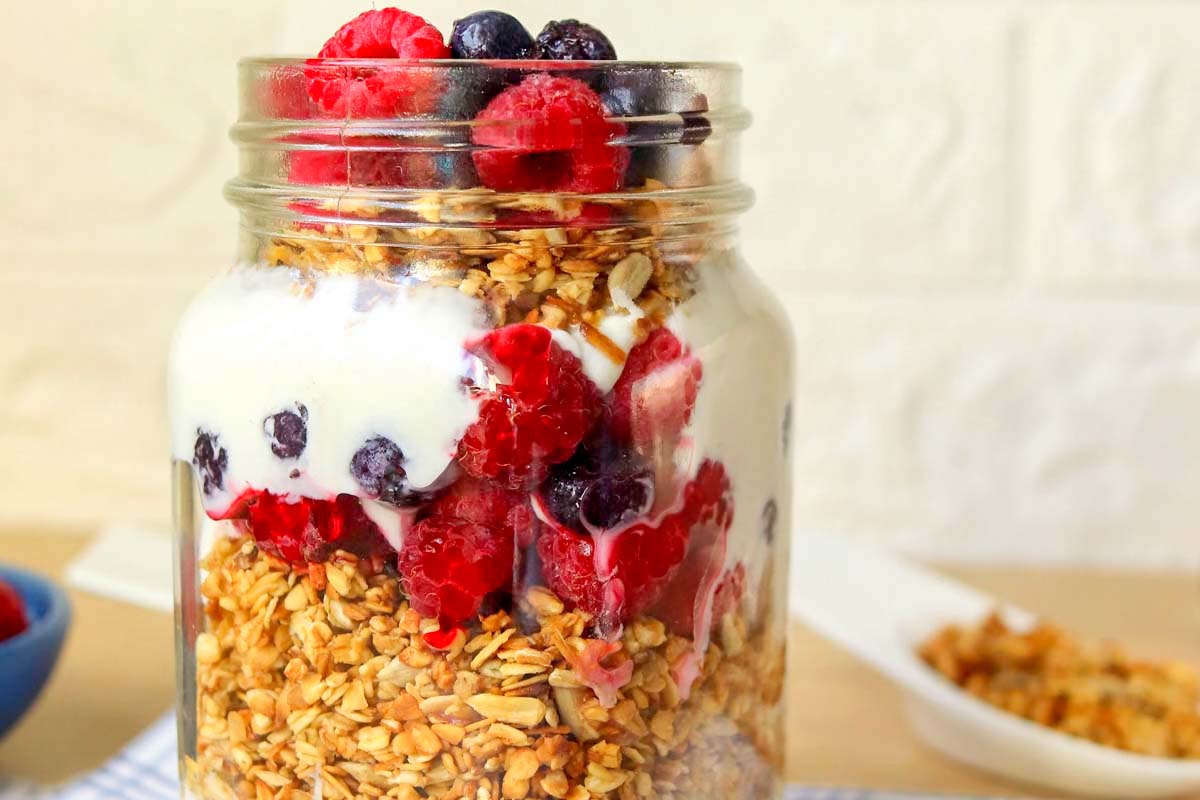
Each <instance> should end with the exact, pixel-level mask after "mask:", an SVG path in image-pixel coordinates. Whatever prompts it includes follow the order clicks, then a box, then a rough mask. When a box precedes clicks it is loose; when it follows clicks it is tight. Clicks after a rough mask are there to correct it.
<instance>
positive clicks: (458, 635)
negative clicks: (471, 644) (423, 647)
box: [421, 625, 467, 652]
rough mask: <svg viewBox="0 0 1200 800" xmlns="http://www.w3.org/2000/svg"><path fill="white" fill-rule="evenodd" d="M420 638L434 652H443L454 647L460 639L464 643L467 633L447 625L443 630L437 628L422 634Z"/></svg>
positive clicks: (455, 626)
mask: <svg viewBox="0 0 1200 800" xmlns="http://www.w3.org/2000/svg"><path fill="white" fill-rule="evenodd" d="M421 638H422V639H424V640H425V644H427V645H429V646H430V647H432V648H433V649H434V650H441V651H443V652H444V651H446V650H449V649H450V648H452V647H454V645H455V644H457V643H458V641H459V640H460V639H461V640H462V641H464V642H465V641H466V639H467V632H466V631H465V630H463V629H462V628H460V627H458V626H457V625H449V626H447V627H445V628H438V629H437V630H436V631H428V632H426V633H423V634H421Z"/></svg>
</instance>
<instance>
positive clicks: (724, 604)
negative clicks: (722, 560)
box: [712, 562, 746, 621]
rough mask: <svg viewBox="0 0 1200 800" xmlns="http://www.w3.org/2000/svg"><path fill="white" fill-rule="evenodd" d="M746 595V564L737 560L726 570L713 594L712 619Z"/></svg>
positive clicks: (719, 616) (717, 618)
mask: <svg viewBox="0 0 1200 800" xmlns="http://www.w3.org/2000/svg"><path fill="white" fill-rule="evenodd" d="M745 595H746V565H745V564H742V563H741V562H738V565H737V566H736V567H734V568H733V569H730V570H726V571H725V574H724V575H722V576H721V582H720V583H718V584H717V591H716V592H715V593H714V594H713V614H712V618H713V621H716V620H719V619H721V617H723V616H725V615H726V614H728V613H730V612H731V611H733V610H734V609H736V608H737V605H738V603H740V602H741V601H742V598H743V597H744V596H745Z"/></svg>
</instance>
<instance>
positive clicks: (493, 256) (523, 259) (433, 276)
mask: <svg viewBox="0 0 1200 800" xmlns="http://www.w3.org/2000/svg"><path fill="white" fill-rule="evenodd" d="M661 188H663V187H662V186H661V184H656V183H655V182H649V183H648V184H647V186H646V189H647V190H654V189H661ZM502 197H503V196H502V195H497V194H495V193H494V192H489V191H487V190H473V191H469V192H460V193H457V194H441V193H437V192H431V193H429V194H427V195H424V196H423V197H422V198H421V201H420V203H419V208H418V209H417V214H418V216H419V221H420V222H423V223H427V224H426V225H423V226H418V227H411V226H410V227H396V226H392V225H384V224H372V222H373V220H379V219H380V217H381V215H382V213H383V212H382V210H381V209H380V208H379V207H378V206H372V205H367V204H361V203H356V204H352V203H350V202H349V201H345V200H343V201H341V202H340V203H339V204H337V205H336V207H333V206H331V207H329V208H327V209H325V211H326V212H332V211H335V210H336V212H337V214H338V216H346V217H352V218H355V219H356V222H354V223H352V224H351V223H347V224H333V223H328V224H325V225H324V226H323V227H322V228H321V230H320V231H318V232H317V233H318V234H319V235H318V236H315V237H313V236H312V233H313V231H311V230H309V231H307V233H308V234H309V235H308V236H302V235H297V236H294V237H291V236H276V237H274V238H273V239H271V240H270V242H269V243H268V244H266V246H265V247H264V250H263V252H262V254H261V259H260V260H261V262H262V263H264V264H266V265H269V266H287V267H295V268H298V269H301V270H303V271H314V272H332V273H353V274H364V275H372V274H374V275H380V276H384V277H388V278H391V279H403V278H405V277H415V278H417V279H419V280H422V281H426V282H428V283H430V284H433V285H442V286H453V287H457V288H458V289H459V290H460V291H461V292H463V293H464V294H467V295H470V296H472V297H478V298H480V299H482V300H484V301H485V303H486V305H487V307H488V308H489V310H490V311H491V314H492V317H493V322H494V323H495V324H497V325H504V324H510V323H514V322H531V323H538V324H542V325H546V326H548V327H551V328H562V327H566V326H567V325H568V324H572V323H580V322H582V323H584V324H586V325H589V326H593V327H594V326H596V325H599V323H600V321H601V320H602V319H603V317H604V315H605V314H606V313H614V312H617V313H621V312H623V311H628V310H630V309H632V307H633V306H634V305H636V306H637V308H639V309H640V310H641V312H642V313H643V314H645V316H646V318H647V319H648V320H650V321H651V322H658V321H661V320H662V319H663V318H664V317H665V316H666V315H667V314H668V313H669V312H670V309H671V307H672V306H673V305H675V304H677V303H679V302H680V301H682V300H684V299H686V298H687V297H688V296H689V293H690V292H691V288H690V284H691V283H692V276H691V275H690V272H691V267H692V266H693V265H694V263H695V261H696V260H697V259H698V258H699V255H700V253H699V248H700V247H701V245H699V244H697V243H696V242H690V243H687V244H679V245H674V246H672V247H670V248H666V247H664V244H663V242H662V240H661V235H662V226H661V224H660V223H661V221H662V220H663V219H664V216H665V215H666V214H667V213H669V212H668V211H667V210H666V208H665V206H664V204H663V203H660V202H657V201H652V200H638V201H631V200H624V201H612V202H610V203H607V204H605V205H598V204H594V203H592V204H585V203H583V202H582V201H580V200H577V199H561V198H554V197H546V196H526V197H521V198H518V199H515V200H514V199H510V200H502V199H501V198H502ZM596 209H601V210H600V211H597V210H596ZM505 214H507V215H508V216H507V217H506V216H504V215H505ZM616 220H625V221H627V222H617V221H616ZM556 224H560V225H561V227H556V226H555V225H556ZM304 232H306V228H305V227H304V226H303V224H302V225H301V226H300V227H299V228H298V230H297V233H298V234H300V233H304Z"/></svg>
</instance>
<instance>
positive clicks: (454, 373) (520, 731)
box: [169, 60, 791, 800]
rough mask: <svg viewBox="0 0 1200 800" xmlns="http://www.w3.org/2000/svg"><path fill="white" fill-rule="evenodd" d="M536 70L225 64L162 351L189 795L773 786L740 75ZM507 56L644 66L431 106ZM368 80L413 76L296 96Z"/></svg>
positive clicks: (784, 393)
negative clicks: (218, 145)
mask: <svg viewBox="0 0 1200 800" xmlns="http://www.w3.org/2000/svg"><path fill="white" fill-rule="evenodd" d="M555 66H556V68H555V69H550V70H547V69H546V64H545V62H540V63H537V62H503V63H491V64H489V63H487V62H482V63H474V64H471V65H466V66H465V65H463V64H461V63H453V64H452V63H450V62H445V63H440V62H423V63H422V64H420V65H415V64H403V63H397V62H344V63H339V62H325V63H305V62H292V61H286V60H256V61H247V62H244V63H243V65H242V76H241V81H242V87H241V88H242V93H241V96H242V112H241V118H240V120H239V123H238V125H237V126H236V127H235V130H234V136H235V139H236V140H237V142H238V143H239V146H240V152H241V162H240V164H241V166H240V171H239V176H238V178H236V179H235V180H234V181H233V182H231V184H230V186H229V190H228V194H229V196H230V198H231V199H232V200H233V202H234V203H235V204H236V205H237V206H238V208H239V209H240V213H241V232H242V233H241V246H240V253H239V254H238V257H237V258H236V259H235V260H234V263H233V264H232V265H231V266H230V267H228V268H226V269H224V270H223V271H221V272H220V274H219V275H218V276H217V277H216V278H215V279H214V280H213V281H212V282H211V283H210V284H209V285H208V287H207V288H205V289H204V290H203V291H202V292H201V293H200V294H199V296H198V297H196V299H195V300H194V302H193V303H192V304H191V306H190V307H189V309H188V310H187V312H186V314H185V316H184V318H183V320H182V321H181V323H180V325H179V328H178V330H177V332H176V337H175V341H174V345H173V351H172V357H171V364H170V379H169V380H170V406H171V407H170V415H171V426H172V448H173V456H174V459H175V465H176V466H175V470H176V482H175V483H176V493H177V497H176V508H177V517H178V537H179V540H178V552H179V574H178V576H177V582H178V587H179V599H180V602H179V609H180V612H179V641H178V649H179V659H180V701H179V702H180V707H179V715H180V729H181V731H180V732H181V737H180V741H181V762H182V763H181V771H182V775H183V778H184V783H185V786H186V790H185V791H186V792H187V793H189V794H190V796H192V797H198V798H266V797H270V798H301V797H303V798H318V797H326V798H328V797H335V798H358V797H364V798H365V797H383V796H387V797H400V798H425V797H429V798H458V797H471V798H501V797H504V798H525V797H532V798H541V797H554V798H571V800H582V798H589V797H592V798H595V797H613V798H633V797H659V798H667V797H678V798H689V799H692V800H694V799H695V798H762V797H768V796H772V794H773V793H774V792H776V791H777V777H778V772H779V768H780V761H781V757H782V745H783V741H782V735H783V729H782V716H781V702H782V681H783V664H784V655H783V649H784V638H785V633H786V631H785V622H786V583H787V581H786V571H785V565H786V563H787V554H786V547H787V535H786V534H787V531H788V521H787V520H788V511H789V505H790V499H789V493H790V482H789V472H788V456H787V426H788V420H789V417H790V403H789V391H790V387H791V373H790V358H791V356H790V339H789V334H788V329H787V326H786V323H785V322H784V321H783V319H782V316H781V315H780V314H779V312H778V311H777V310H776V307H775V306H774V304H773V302H772V300H771V298H770V297H769V294H768V292H767V291H766V290H765V289H764V288H763V287H762V286H761V285H760V284H759V283H758V282H757V280H756V279H755V277H754V276H753V274H752V273H751V272H749V271H748V269H747V267H746V266H745V265H744V264H743V263H742V262H741V260H740V259H739V256H738V254H737V249H736V235H735V228H734V219H735V217H736V215H737V213H739V212H740V211H741V210H743V209H744V207H745V206H746V205H747V204H748V193H747V191H746V190H745V189H744V187H742V186H741V185H740V184H738V183H737V182H736V164H735V156H736V141H737V133H738V131H739V130H740V129H741V128H742V127H744V124H745V116H744V114H743V113H742V112H741V110H740V108H739V107H738V105H737V93H738V86H737V82H738V73H737V71H736V70H735V69H733V68H730V67H723V66H697V65H666V64H623V63H619V62H614V63H610V64H601V65H597V64H589V65H587V67H586V68H580V67H579V66H578V65H571V64H559V65H555ZM531 75H532V76H534V77H533V81H549V82H551V83H548V84H546V85H544V86H542V87H541V95H542V96H546V93H547V92H549V93H551V94H552V93H553V92H554V91H558V90H563V89H564V87H566V89H567V90H569V89H570V87H571V85H572V84H571V83H570V82H578V83H581V84H585V85H588V86H592V87H598V88H600V89H604V90H605V91H608V92H618V93H620V92H623V91H625V89H624V88H623V87H629V86H638V87H640V88H639V89H638V91H637V92H635V93H629V92H626V95H625V100H626V103H625V106H624V110H625V111H626V112H627V113H625V114H624V115H621V116H617V117H613V116H612V115H611V113H610V114H609V115H608V116H607V118H599V117H598V118H596V119H592V118H591V117H589V116H588V115H589V113H590V112H589V111H588V109H587V108H582V109H581V110H577V111H576V112H574V116H570V115H568V118H565V119H560V118H552V117H551V116H547V115H545V114H543V113H542V112H541V111H540V110H539V109H538V108H537V107H535V106H518V108H517V112H516V113H510V114H508V115H507V116H504V117H503V118H495V119H486V118H482V116H483V115H479V114H476V115H462V117H461V118H459V117H457V116H456V115H455V114H451V113H448V112H447V111H445V106H444V105H443V104H439V101H438V99H437V98H439V97H444V96H445V95H446V94H447V93H449V92H462V93H467V94H470V93H477V94H480V95H481V96H483V95H487V94H488V93H489V89H488V87H489V86H491V85H492V84H495V83H497V82H500V83H503V84H506V85H515V84H518V83H522V82H529V81H530V77H529V76H531ZM555 81H558V82H559V83H557V84H555V83H553V82H555ZM363 85H370V86H376V87H377V86H378V85H385V86H402V87H404V96H405V97H416V98H424V99H422V100H420V101H419V102H418V101H416V100H414V101H413V102H412V104H411V107H407V108H405V107H393V108H391V110H390V111H389V113H388V115H387V116H386V117H385V116H381V115H380V114H379V113H378V112H377V110H376V109H373V108H371V107H369V106H368V107H362V106H356V105H355V104H354V103H352V102H339V103H332V104H330V103H326V102H325V98H326V97H327V96H328V93H327V90H328V87H329V86H334V87H335V88H336V92H335V93H337V94H338V96H339V97H342V98H345V97H353V96H354V91H355V89H356V87H360V86H363ZM314 87H317V88H318V89H320V90H321V91H314ZM646 87H650V89H647V88H646ZM322 91H325V92H326V94H322ZM401 105H403V104H401ZM468 105H469V104H468ZM456 107H461V103H459V104H456ZM610 110H611V107H610Z"/></svg>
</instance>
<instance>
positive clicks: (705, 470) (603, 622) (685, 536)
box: [536, 461, 733, 631]
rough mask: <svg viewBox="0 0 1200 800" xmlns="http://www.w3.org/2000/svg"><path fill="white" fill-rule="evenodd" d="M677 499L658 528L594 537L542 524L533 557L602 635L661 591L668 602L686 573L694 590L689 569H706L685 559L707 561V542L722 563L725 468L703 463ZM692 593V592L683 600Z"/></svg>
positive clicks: (639, 526)
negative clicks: (717, 550) (717, 545)
mask: <svg viewBox="0 0 1200 800" xmlns="http://www.w3.org/2000/svg"><path fill="white" fill-rule="evenodd" d="M683 495H684V504H683V506H682V507H681V508H680V509H679V510H677V511H673V512H671V513H669V514H667V515H666V516H664V517H663V518H662V519H660V520H659V521H658V522H657V523H654V522H649V521H647V522H642V523H636V524H634V525H630V526H629V527H627V528H625V529H624V530H621V531H619V532H614V533H612V534H607V535H601V536H599V537H595V538H594V537H592V536H581V535H579V534H577V533H575V532H573V531H571V530H569V529H567V528H566V527H564V526H560V525H554V524H547V525H545V526H543V529H542V533H541V535H540V536H539V538H538V555H539V556H540V558H541V560H542V574H543V575H544V576H545V578H546V582H547V584H548V585H549V586H550V588H551V589H553V590H554V591H555V592H556V593H557V594H558V595H559V596H560V597H562V598H563V599H565V600H568V601H570V602H571V603H573V604H574V605H575V606H576V607H577V608H581V609H583V610H584V611H586V612H588V613H589V614H591V615H592V616H593V617H595V618H596V620H597V624H598V626H599V627H600V628H601V629H603V630H608V631H612V630H614V629H615V627H616V624H617V623H619V622H624V621H626V620H628V619H630V618H632V617H633V616H635V615H637V614H638V613H640V612H641V611H643V610H645V609H646V608H648V607H649V606H650V605H652V604H653V603H654V602H655V601H656V600H658V598H659V597H660V596H662V595H663V594H664V590H666V591H667V594H668V595H669V596H670V598H672V599H674V598H675V597H676V594H677V590H678V589H680V588H681V584H685V583H689V582H690V581H691V580H692V577H691V575H690V574H685V571H686V572H689V573H690V572H696V573H697V574H696V578H695V580H696V584H697V585H699V582H700V576H701V575H702V574H703V572H704V570H703V569H700V570H695V569H691V567H692V566H697V567H701V568H702V567H704V566H705V565H704V564H703V563H697V564H695V565H693V560H692V554H693V553H697V554H699V555H703V556H706V557H708V556H710V554H711V553H712V551H713V549H714V548H713V546H712V544H710V543H709V541H708V540H709V539H713V540H714V541H716V540H719V541H720V543H721V547H720V557H721V558H724V553H725V550H724V546H723V543H724V538H723V537H724V535H725V531H727V530H728V528H729V524H730V523H731V522H732V521H733V501H732V499H731V497H730V486H729V479H728V478H727V477H726V476H725V469H724V467H722V466H721V465H720V464H719V463H718V462H715V461H705V462H704V463H703V464H702V465H701V467H700V470H699V472H698V473H697V476H696V478H695V479H694V480H693V481H691V482H690V483H688V485H687V486H686V487H685V488H684V492H683ZM536 502H539V503H540V502H541V501H540V500H538V501H536ZM710 523H711V524H710ZM714 530H715V531H716V532H717V533H715V534H713V533H711V531H714ZM685 555H686V556H687V557H688V558H687V560H686V561H685ZM697 561H698V562H699V559H697ZM681 564H682V565H683V567H682V569H681ZM718 567H719V565H718ZM682 588H684V589H686V588H687V587H686V586H683V587H682ZM696 594H697V592H696V591H695V589H693V590H692V591H691V595H690V597H692V598H694V597H696Z"/></svg>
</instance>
